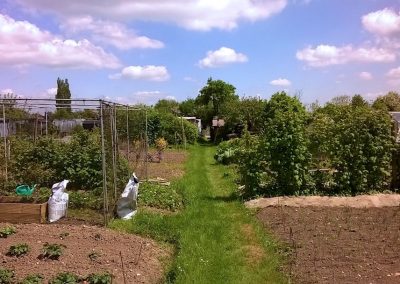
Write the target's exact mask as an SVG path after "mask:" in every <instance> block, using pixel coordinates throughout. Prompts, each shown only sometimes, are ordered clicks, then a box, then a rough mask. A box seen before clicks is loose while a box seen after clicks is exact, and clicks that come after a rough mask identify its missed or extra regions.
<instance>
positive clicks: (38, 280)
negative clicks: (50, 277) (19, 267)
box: [20, 274, 44, 284]
mask: <svg viewBox="0 0 400 284" xmlns="http://www.w3.org/2000/svg"><path fill="white" fill-rule="evenodd" d="M43 281H44V277H43V275H41V274H32V275H28V276H26V277H25V278H24V279H23V280H22V281H21V282H20V284H42V283H44V282H43Z"/></svg>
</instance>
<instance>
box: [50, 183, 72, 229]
mask: <svg viewBox="0 0 400 284" xmlns="http://www.w3.org/2000/svg"><path fill="white" fill-rule="evenodd" d="M68 183H69V180H63V181H62V182H59V183H55V184H53V186H52V188H51V191H52V195H51V196H50V198H49V202H48V208H49V221H50V222H55V221H57V220H60V219H61V218H62V217H64V216H66V215H67V209H68V199H69V196H68V193H65V192H64V191H65V189H66V188H67V184H68Z"/></svg>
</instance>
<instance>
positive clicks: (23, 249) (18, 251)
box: [7, 243, 29, 257]
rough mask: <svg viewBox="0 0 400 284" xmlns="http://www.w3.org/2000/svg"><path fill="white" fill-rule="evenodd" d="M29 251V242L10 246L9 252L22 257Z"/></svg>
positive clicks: (11, 254)
mask: <svg viewBox="0 0 400 284" xmlns="http://www.w3.org/2000/svg"><path fill="white" fill-rule="evenodd" d="M28 252H29V246H28V244H26V243H23V244H16V245H12V246H10V248H9V249H8V253H7V254H8V255H10V256H16V257H20V256H22V255H25V254H27V253H28Z"/></svg>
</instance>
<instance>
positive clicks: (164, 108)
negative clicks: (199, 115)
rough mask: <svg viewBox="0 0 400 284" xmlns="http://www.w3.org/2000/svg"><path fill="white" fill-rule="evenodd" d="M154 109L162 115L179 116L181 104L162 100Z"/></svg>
mask: <svg viewBox="0 0 400 284" xmlns="http://www.w3.org/2000/svg"><path fill="white" fill-rule="evenodd" d="M154 108H155V109H156V110H157V111H158V112H161V113H172V114H177V113H178V112H179V103H178V102H177V101H175V100H167V99H162V100H159V101H158V102H157V103H156V104H155V105H154Z"/></svg>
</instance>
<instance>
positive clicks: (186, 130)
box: [160, 113, 198, 145]
mask: <svg viewBox="0 0 400 284" xmlns="http://www.w3.org/2000/svg"><path fill="white" fill-rule="evenodd" d="M182 126H183V131H182ZM182 132H183V133H182ZM160 134H161V135H160V136H161V137H164V138H165V140H167V142H168V143H169V144H172V145H176V144H183V142H184V140H183V135H184V138H185V139H186V143H189V144H194V143H195V142H196V140H197V137H198V129H197V127H196V126H195V125H193V124H192V123H190V122H189V121H187V120H185V119H181V118H178V117H176V116H174V115H172V114H169V113H165V114H162V115H160Z"/></svg>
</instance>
